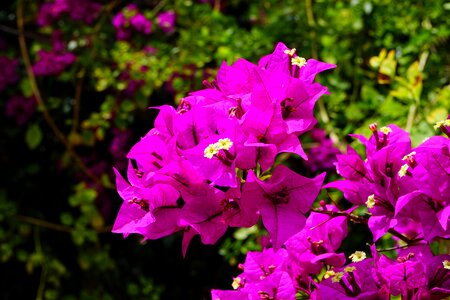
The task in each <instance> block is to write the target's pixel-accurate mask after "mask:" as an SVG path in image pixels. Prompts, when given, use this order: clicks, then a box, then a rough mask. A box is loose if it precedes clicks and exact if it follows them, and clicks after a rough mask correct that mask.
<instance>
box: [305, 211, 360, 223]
mask: <svg viewBox="0 0 450 300" xmlns="http://www.w3.org/2000/svg"><path fill="white" fill-rule="evenodd" d="M311 211H313V212H316V213H319V214H326V215H329V216H331V217H332V218H334V217H346V218H348V219H349V220H350V221H352V222H353V223H358V224H367V223H368V220H367V219H366V218H364V217H360V216H357V215H353V214H349V213H347V212H344V211H331V210H322V209H319V208H313V209H311Z"/></svg>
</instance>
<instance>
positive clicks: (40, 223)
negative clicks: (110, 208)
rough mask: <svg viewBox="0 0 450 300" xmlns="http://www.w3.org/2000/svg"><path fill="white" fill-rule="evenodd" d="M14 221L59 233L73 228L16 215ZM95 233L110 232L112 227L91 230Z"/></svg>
mask: <svg viewBox="0 0 450 300" xmlns="http://www.w3.org/2000/svg"><path fill="white" fill-rule="evenodd" d="M14 218H15V219H16V220H18V221H20V222H24V223H28V224H31V225H36V226H39V227H43V228H47V229H51V230H55V231H61V232H72V231H73V228H71V227H69V226H65V225H61V224H56V223H52V222H48V221H45V220H42V219H37V218H33V217H29V216H22V215H17V216H15V217H14ZM93 229H94V230H95V231H96V232H97V233H104V232H111V229H112V226H111V225H107V226H103V227H100V228H93Z"/></svg>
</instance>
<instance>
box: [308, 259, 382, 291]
mask: <svg viewBox="0 0 450 300" xmlns="http://www.w3.org/2000/svg"><path fill="white" fill-rule="evenodd" d="M372 269H373V262H372V259H365V260H362V261H359V262H356V263H351V264H349V265H347V266H346V267H343V268H336V269H332V271H329V272H328V274H330V275H328V276H330V277H329V278H328V279H325V280H323V281H322V282H321V283H320V284H319V287H318V289H317V290H316V291H315V293H316V295H317V296H319V297H321V298H319V299H361V300H362V299H383V300H388V299H390V297H389V294H388V291H387V290H386V288H380V287H379V286H377V284H376V282H375V281H374V279H373V277H372Z"/></svg>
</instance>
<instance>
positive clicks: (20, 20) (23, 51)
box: [17, 0, 102, 186]
mask: <svg viewBox="0 0 450 300" xmlns="http://www.w3.org/2000/svg"><path fill="white" fill-rule="evenodd" d="M23 2H24V0H19V3H18V5H17V28H18V30H19V46H20V52H21V55H22V59H23V62H24V64H25V68H26V71H27V76H28V80H29V81H30V85H31V89H32V91H33V94H34V98H35V99H36V102H37V104H38V106H39V108H40V110H41V112H42V115H43V116H44V119H45V121H46V122H47V124H48V125H49V127H50V129H51V130H52V131H53V134H54V135H55V136H56V138H57V139H58V140H59V141H60V142H61V143H62V144H63V145H64V147H65V148H66V149H67V152H68V153H69V155H70V156H71V157H72V158H73V159H74V160H75V163H76V164H77V165H78V166H79V168H80V169H81V171H82V172H83V173H85V174H86V176H88V177H89V178H90V179H91V180H92V181H94V183H95V184H96V185H98V186H102V183H101V181H100V179H99V178H98V177H97V176H95V175H94V174H93V173H92V172H91V171H89V169H88V168H87V167H86V165H85V164H84V162H83V161H82V160H81V158H80V157H79V156H78V154H77V153H76V152H75V151H73V149H72V147H71V145H70V144H69V142H68V141H67V139H66V137H65V135H64V134H63V133H62V132H61V130H59V128H58V126H57V125H56V123H55V121H54V120H53V118H52V117H51V115H50V113H49V111H48V108H47V106H46V105H45V102H44V100H43V99H42V96H41V92H40V90H39V88H38V85H37V82H36V77H35V76H34V73H33V69H32V67H31V60H30V56H29V54H28V48H27V43H26V40H25V24H24V17H23Z"/></svg>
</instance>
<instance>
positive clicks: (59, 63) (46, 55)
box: [33, 50, 76, 76]
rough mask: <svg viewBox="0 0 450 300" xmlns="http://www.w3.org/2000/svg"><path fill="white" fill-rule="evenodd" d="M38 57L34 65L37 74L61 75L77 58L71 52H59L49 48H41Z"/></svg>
mask: <svg viewBox="0 0 450 300" xmlns="http://www.w3.org/2000/svg"><path fill="white" fill-rule="evenodd" d="M37 57H38V60H37V61H36V63H35V64H34V65H33V72H34V74H35V75H36V76H46V75H59V74H61V73H62V72H63V71H64V69H66V67H68V66H70V65H71V64H73V63H74V62H75V60H76V56H75V55H74V54H72V53H70V52H65V53H58V52H55V51H47V50H39V51H38V53H37Z"/></svg>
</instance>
